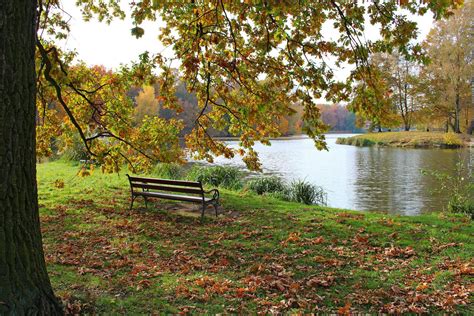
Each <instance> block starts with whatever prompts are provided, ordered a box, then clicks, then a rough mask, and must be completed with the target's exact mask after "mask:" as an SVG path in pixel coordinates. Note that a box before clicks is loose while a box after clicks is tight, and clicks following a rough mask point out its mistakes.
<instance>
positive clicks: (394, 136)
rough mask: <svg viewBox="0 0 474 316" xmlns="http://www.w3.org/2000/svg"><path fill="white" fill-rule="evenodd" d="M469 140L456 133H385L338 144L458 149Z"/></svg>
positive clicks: (353, 137)
mask: <svg viewBox="0 0 474 316" xmlns="http://www.w3.org/2000/svg"><path fill="white" fill-rule="evenodd" d="M465 138H466V139H465ZM468 140H469V138H468V137H465V136H462V135H459V134H454V133H438V132H383V133H367V134H361V135H357V136H352V137H347V138H338V139H337V143H338V144H343V145H354V146H373V145H378V146H390V147H442V148H458V147H462V146H464V145H465V143H466V142H467V141H468Z"/></svg>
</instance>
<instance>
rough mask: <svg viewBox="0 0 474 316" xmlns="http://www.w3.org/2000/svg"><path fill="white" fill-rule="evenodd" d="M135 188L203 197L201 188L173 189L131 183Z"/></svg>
mask: <svg viewBox="0 0 474 316" xmlns="http://www.w3.org/2000/svg"><path fill="white" fill-rule="evenodd" d="M131 185H132V187H133V188H140V189H147V190H157V191H168V192H181V193H190V194H200V195H202V194H203V192H202V189H201V188H199V189H198V188H185V187H173V186H168V185H157V184H144V183H134V182H131Z"/></svg>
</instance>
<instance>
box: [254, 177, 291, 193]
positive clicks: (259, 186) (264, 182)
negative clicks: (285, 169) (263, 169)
mask: <svg viewBox="0 0 474 316" xmlns="http://www.w3.org/2000/svg"><path fill="white" fill-rule="evenodd" d="M247 188H248V189H249V190H250V191H252V192H255V193H257V194H259V195H261V194H267V193H274V192H283V191H285V190H286V188H285V183H284V182H283V180H282V179H281V178H279V177H277V176H270V177H259V178H254V179H251V180H249V181H248V182H247Z"/></svg>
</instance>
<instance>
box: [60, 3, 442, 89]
mask: <svg viewBox="0 0 474 316" xmlns="http://www.w3.org/2000/svg"><path fill="white" fill-rule="evenodd" d="M74 2H75V1H73V0H65V1H63V3H62V4H63V9H64V10H65V11H66V12H67V13H68V14H70V15H71V20H70V25H71V33H70V35H69V38H68V39H67V40H66V41H64V42H63V43H62V48H65V49H70V50H73V49H74V50H76V51H77V53H78V59H80V60H82V61H85V62H86V63H87V64H88V65H104V66H105V67H107V68H112V69H114V68H117V67H118V66H119V65H120V64H126V63H129V62H131V61H133V60H138V56H139V55H140V54H141V53H143V52H145V51H149V52H150V53H157V52H161V53H164V54H165V55H167V56H171V55H172V49H171V48H167V49H164V48H163V45H162V44H161V43H160V42H159V41H158V34H159V28H160V26H162V25H163V22H162V21H159V20H158V21H156V22H146V23H144V25H142V27H143V28H144V29H145V35H144V36H143V37H141V38H139V39H137V38H135V37H134V36H132V35H131V31H130V30H131V28H132V27H133V23H132V21H131V19H130V18H127V19H125V20H115V21H113V22H112V23H111V24H110V25H107V24H106V23H101V22H98V21H97V20H92V21H90V22H85V21H83V19H82V16H81V13H80V11H79V9H78V8H77V7H76V6H75V4H74ZM414 19H415V20H416V21H417V22H418V25H419V26H418V28H419V37H418V40H419V41H422V40H423V39H424V38H426V36H427V34H428V32H429V30H430V29H431V27H432V25H433V16H432V15H431V14H427V15H424V16H421V17H419V16H415V17H414ZM323 34H324V35H325V36H328V37H335V36H337V31H335V30H334V29H332V28H331V27H327V28H326V30H323ZM377 35H378V31H377V28H376V27H374V26H369V27H368V28H367V30H366V38H367V39H371V40H374V39H376V37H377ZM350 70H351V67H347V68H345V69H339V70H338V72H336V74H337V77H338V79H340V80H343V79H344V77H345V76H347V75H348V74H349V72H350Z"/></svg>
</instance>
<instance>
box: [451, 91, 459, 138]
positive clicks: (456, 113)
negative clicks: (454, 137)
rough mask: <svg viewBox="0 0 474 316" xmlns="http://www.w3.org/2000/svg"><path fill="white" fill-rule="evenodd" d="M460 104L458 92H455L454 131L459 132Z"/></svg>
mask: <svg viewBox="0 0 474 316" xmlns="http://www.w3.org/2000/svg"><path fill="white" fill-rule="evenodd" d="M460 121H461V104H460V97H459V92H456V107H455V109H454V127H453V129H454V132H455V133H461V124H460Z"/></svg>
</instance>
